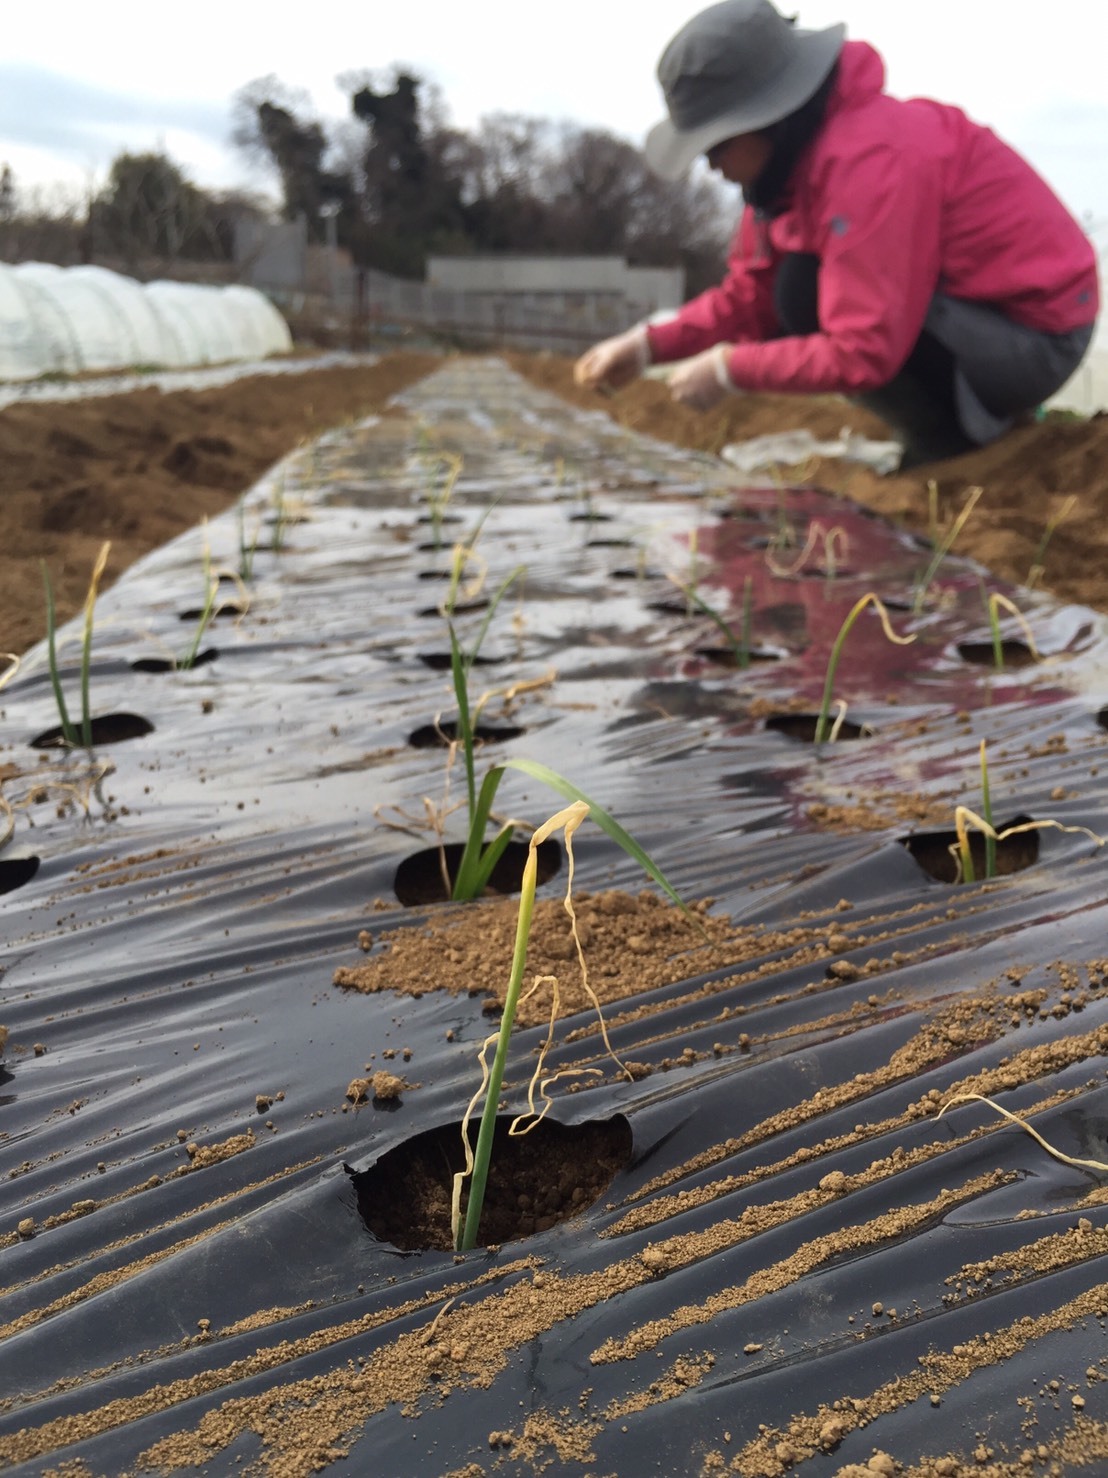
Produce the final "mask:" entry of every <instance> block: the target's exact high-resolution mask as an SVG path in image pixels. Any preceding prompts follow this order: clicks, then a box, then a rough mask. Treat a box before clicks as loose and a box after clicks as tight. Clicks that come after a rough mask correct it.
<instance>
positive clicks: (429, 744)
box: [408, 718, 527, 749]
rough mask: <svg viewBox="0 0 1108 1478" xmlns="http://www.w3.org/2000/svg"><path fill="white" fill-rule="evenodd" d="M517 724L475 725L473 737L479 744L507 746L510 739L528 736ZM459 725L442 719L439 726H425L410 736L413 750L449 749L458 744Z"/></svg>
mask: <svg viewBox="0 0 1108 1478" xmlns="http://www.w3.org/2000/svg"><path fill="white" fill-rule="evenodd" d="M526 732H527V730H526V729H521V728H519V727H518V726H517V725H515V724H474V726H473V737H474V739H476V740H477V741H478V743H479V744H505V743H506V742H507V741H508V740H509V739H518V738H519V736H520V735H521V734H526ZM457 739H458V725H457V721H456V720H455V719H452V718H449V719H440V720H439V722H438V723H437V724H424V725H423V726H422V727H421V728H418V729H416V730H414V732H413V733H411V734H409V735H408V743H409V745H410V746H411V747H412V749H447V748H449V746H450V745H451V744H454V743H456V742H457Z"/></svg>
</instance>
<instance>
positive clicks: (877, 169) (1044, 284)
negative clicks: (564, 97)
mask: <svg viewBox="0 0 1108 1478" xmlns="http://www.w3.org/2000/svg"><path fill="white" fill-rule="evenodd" d="M884 81H885V68H884V63H883V62H882V61H881V58H880V57H879V56H878V54H877V52H876V51H874V49H873V48H872V47H871V46H868V45H867V44H866V43H865V42H861V41H850V42H847V43H846V45H845V46H844V47H843V51H842V58H841V61H840V64H839V76H838V79H837V81H836V84H835V87H834V90H833V92H832V94H831V98H830V101H829V103H828V107H827V113H826V115H825V117H824V120H823V123H822V124H821V126H820V130H819V132H818V134H817V135H816V137H815V138H814V139H813V140H812V142H811V144H809V146H808V148H807V149H806V150H805V152H804V153H803V154H802V155H801V157H800V159H799V160H798V162H797V165H796V169H795V171H794V173H793V176H792V179H791V181H790V195H789V200H788V204H787V205H786V208H785V210H784V211H783V212H782V213H781V214H780V215H776V216H774V217H773V218H771V219H768V220H767V219H765V218H759V217H758V216H756V215H755V213H754V211H753V210H751V209H750V207H747V208H746V209H745V210H744V211H743V214H742V219H741V221H740V223H739V229H738V232H737V234H736V237H735V240H734V243H733V244H732V248H731V256H730V259H729V262H728V271H727V276H726V278H725V279H724V281H723V282H722V283H721V284H720V285H719V286H718V287H715V288H712V289H710V290H709V291H708V292H705V293H702V294H701V295H700V297H698V298H694V299H693V300H692V301H691V302H689V303H686V304H685V306H684V307H683V308H682V309H681V311H680V313H679V314H678V315H677V317H676V319H674V320H672V321H671V322H668V323H664V324H655V325H652V326H651V327H650V330H649V334H650V346H651V351H652V354H653V357H654V359H655V360H656V361H658V362H662V363H664V362H666V361H668V360H673V359H683V358H686V357H687V356H688V355H690V354H695V353H698V352H699V351H700V350H702V349H707V348H710V347H711V346H712V345H713V344H718V343H731V344H734V345H735V348H734V349H733V350H732V352H731V355H730V357H729V360H728V365H729V368H730V371H731V376H732V378H733V380H734V381H735V383H736V385H738V386H740V387H741V388H743V389H747V390H777V391H782V390H785V391H789V390H791V391H797V392H800V393H804V394H813V393H821V392H840V393H842V392H846V393H849V392H862V391H866V390H872V389H876V388H877V387H878V386H879V385H884V384H886V383H887V382H888V381H889V380H891V379H892V378H893V376H894V375H895V374H896V373H897V371H898V370H899V369H900V367H901V366H902V365H903V363H904V361H905V359H906V358H907V357H908V355H909V353H910V352H911V350H912V347H913V345H914V344H915V342H916V340H917V339H918V337H919V334H920V330H921V329H922V327H923V321H924V318H925V317H926V314H927V309H928V304H929V303H930V301H931V297H932V295H933V294H934V293H935V292H937V291H938V292H943V293H946V294H947V295H949V296H951V297H955V298H968V299H970V300H971V301H975V302H984V303H990V304H992V305H993V306H995V307H996V308H998V309H999V310H1000V311H1001V312H1002V313H1004V314H1006V315H1007V316H1008V317H1009V318H1011V319H1013V320H1014V321H1015V322H1017V323H1022V324H1026V325H1027V326H1028V327H1031V328H1037V329H1043V330H1046V331H1047V332H1048V333H1064V332H1065V331H1067V330H1069V329H1073V328H1079V327H1082V326H1083V325H1085V324H1089V323H1092V322H1093V320H1094V319H1095V318H1096V315H1097V309H1098V306H1099V298H1098V292H1097V271H1096V256H1095V253H1094V251H1093V247H1092V245H1091V243H1090V242H1089V241H1088V240H1087V238H1086V237H1085V235H1084V233H1083V232H1082V230H1081V228H1080V226H1079V225H1078V224H1077V222H1076V221H1075V220H1074V219H1073V217H1072V216H1071V215H1070V213H1069V211H1068V210H1067V209H1066V207H1065V206H1064V205H1063V204H1062V203H1061V201H1060V200H1059V199H1058V197H1057V196H1056V195H1055V194H1054V193H1053V191H1052V190H1051V189H1050V188H1049V186H1048V185H1047V184H1046V183H1045V182H1044V181H1043V180H1042V179H1040V178H1039V176H1038V175H1037V174H1036V173H1035V171H1034V170H1033V169H1032V168H1031V166H1030V165H1029V164H1028V163H1027V162H1026V161H1025V160H1023V159H1021V158H1020V156H1019V155H1018V154H1017V153H1016V152H1015V151H1014V150H1013V149H1011V148H1009V147H1008V145H1007V144H1004V143H1002V142H1001V141H1000V139H998V138H997V137H996V135H995V134H994V133H992V132H991V130H989V129H987V128H983V127H981V126H980V125H979V124H976V123H972V122H971V121H970V120H969V119H968V118H967V117H966V115H965V114H964V113H963V112H962V111H961V110H960V109H958V108H953V107H949V106H947V105H946V104H944V103H936V102H931V101H929V100H927V99H925V98H913V99H912V100H910V101H907V102H903V101H900V100H899V99H897V98H891V97H888V96H887V95H886V94H885V93H884V92H882V90H881V89H882V87H883V86H884ZM785 252H814V253H815V254H816V255H818V256H819V258H820V261H821V268H820V277H819V313H820V323H821V324H822V325H823V328H822V331H821V332H820V333H816V334H808V335H804V336H802V337H797V336H794V337H789V338H776V339H775V338H773V335H774V334H775V333H778V332H779V328H778V324H777V320H776V316H775V313H774V308H773V278H774V273H775V271H776V267H777V263H778V262H779V261H780V259H781V256H782V254H783V253H785Z"/></svg>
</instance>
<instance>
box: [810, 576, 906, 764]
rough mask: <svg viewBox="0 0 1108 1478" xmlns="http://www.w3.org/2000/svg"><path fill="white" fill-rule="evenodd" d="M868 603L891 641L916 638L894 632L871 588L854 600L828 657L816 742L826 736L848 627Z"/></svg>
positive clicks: (818, 742) (904, 642)
mask: <svg viewBox="0 0 1108 1478" xmlns="http://www.w3.org/2000/svg"><path fill="white" fill-rule="evenodd" d="M869 605H872V606H873V608H874V610H875V611H876V612H877V614H878V615H879V616H880V617H881V627H882V629H883V631H884V633H885V635H886V636H887V637H888V639H889V640H890V641H891V642H895V643H896V645H897V646H898V647H906V646H908V645H909V644H910V643H912V642H914V641H915V639H916V638H915V634H914V633H913V634H912V635H911V636H897V634H896V632H895V631H894V630H893V629H892V626H891V625H890V624H889V613H888V611H887V610H886V609H885V603H884V601H882V600H881V598H880V597H879V596H877V595H875V594H874V593H873V591H872V590H869V591H867V592H866V594H865V595H863V596H862V597H861V599H860V600H857V601H855V602H854V605H853V606H852V607H851V608H850V610H849V612H848V613H847V616H846V620H845V621H844V622H843V624H842V626H841V627H840V628H839V634H838V636H837V637H836V638H835V643H834V645H833V646H832V648H831V656H830V657H829V658H828V662H827V676H826V678H825V679H824V683H823V699H822V701H821V703H820V709H819V717H818V718H817V719H816V731H815V735H814V738H815V742H816V743H817V744H822V742H823V741H824V739H826V738H827V736H828V728H829V725H830V716H831V697H832V693H833V692H834V687H835V670H836V668H837V667H838V665H839V658H840V657H841V656H842V650H843V645H844V643H845V641H846V639H847V637H848V635H849V634H850V628H851V627H852V626H853V625H854V623H855V621H857V619H858V617H859V616H860V615H861V614H862V612H863V611H864V610H865V608H866V606H869Z"/></svg>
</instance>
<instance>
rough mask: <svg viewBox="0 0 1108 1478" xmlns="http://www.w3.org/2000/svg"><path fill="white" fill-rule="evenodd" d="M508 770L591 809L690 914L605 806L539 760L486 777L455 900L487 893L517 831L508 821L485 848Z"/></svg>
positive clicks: (513, 762) (512, 763)
mask: <svg viewBox="0 0 1108 1478" xmlns="http://www.w3.org/2000/svg"><path fill="white" fill-rule="evenodd" d="M506 770H519V771H521V772H522V773H523V774H524V775H529V776H530V777H531V779H532V780H539V781H541V782H542V783H543V784H544V785H548V786H549V787H550V789H551V790H553V791H556V792H557V794H558V795H560V796H563V797H564V798H565V799H566V800H568V801H582V802H583V803H584V804H585V805H586V806H588V808H589V813H590V815H591V816H592V819H593V820H594V821H595V822H596V824H597V826H599V827H600V829H601V831H603V832H605V833H606V834H607V835H608V836H609V837H611V839H612V841H613V842H615V843H616V844H617V846H620V847H622V848H623V850H624V851H625V852H626V853H627V855H628V857H630V858H631V859H632V861H634V862H637V863H638V865H639V866H640V867H641V868H642V870H643V872H645V873H646V875H647V877H649V878H651V879H652V880H653V881H654V882H655V883H657V885H658V887H659V888H661V889H662V891H663V892H664V893H665V894H666V895H667V897H669V898H670V899H671V900H672V902H674V903H675V904H676V905H677V907H678V908H680V909H681V910H682V912H685V913H687V912H688V910H687V909H686V908H685V905H684V903H683V902H682V900H681V898H680V896H679V894H678V893H677V892H676V890H675V889H674V888H673V886H672V885H671V884H670V882H669V881H668V879H667V878H666V877H665V875H664V874H663V872H662V871H661V869H660V868H659V867H658V865H657V863H656V862H654V860H653V859H652V858H651V857H650V856H649V854H648V853H647V852H645V851H644V850H643V848H642V847H641V846H640V845H639V843H638V842H636V841H635V839H634V837H632V836H630V835H629V833H627V832H626V831H624V829H623V827H622V826H620V824H619V822H618V821H617V820H616V819H615V817H614V816H610V815H609V814H608V812H607V811H605V810H604V809H603V807H601V806H598V805H597V804H596V802H595V801H594V800H592V799H591V798H590V797H589V796H587V795H586V794H585V792H584V791H583V790H579V789H578V788H577V786H576V785H574V784H573V782H572V781H571V780H567V779H566V778H565V776H564V775H559V774H558V772H557V770H552V769H551V768H550V767H549V766H548V765H543V764H540V763H539V761H538V760H527V759H510V760H505V761H504V762H503V764H500V765H495V766H493V768H492V769H491V770H489V771H488V773H487V774H486V776H485V778H484V780H483V782H482V784H481V789H480V792H479V794H478V797H477V805H476V808H475V810H473V811H472V812H471V813H470V825H469V836H468V838H467V840H466V844H465V849H464V851H463V853H462V860H461V862H460V863H459V865H458V875H457V878H456V879H455V882H454V893H453V897H454V901H455V902H463V901H465V900H468V899H470V898H476V897H478V896H479V895H480V894H481V893H483V892H484V890H485V888H486V887H487V886H488V881H489V878H490V876H491V875H492V870H493V868H494V867H495V866H496V864H497V862H498V861H499V860H500V857H501V856H502V855H503V853H504V849H505V848H506V847H507V845H508V842H509V840H510V839H511V833H512V829H513V823H512V822H510V821H509V822H506V823H505V824H504V825H503V826H502V827H501V829H500V831H499V832H498V833H497V835H496V836H495V837H494V839H493V840H492V841H491V842H490V843H489V845H488V846H487V847H483V841H484V835H485V828H486V826H487V825H488V820H489V813H490V812H491V810H492V804H493V801H494V800H495V799H496V792H497V790H498V788H499V786H500V782H501V780H502V779H503V778H504V772H505V771H506Z"/></svg>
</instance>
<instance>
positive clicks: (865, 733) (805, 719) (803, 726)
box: [766, 713, 874, 744]
mask: <svg viewBox="0 0 1108 1478" xmlns="http://www.w3.org/2000/svg"><path fill="white" fill-rule="evenodd" d="M818 722H819V715H818V714H815V713H774V714H771V715H770V717H769V718H767V719H766V728H767V729H772V730H773V731H774V733H775V734H784V735H785V736H786V737H787V738H789V739H800V740H801V741H802V742H803V743H805V744H814V743H815V742H816V725H817V723H818ZM834 724H835V720H834V718H832V720H831V728H833V727H834ZM828 732H830V730H829V731H828ZM873 734H874V731H873V729H871V728H870V726H869V725H868V724H854V723H851V722H850V720H849V719H844V720H843V722H842V723H841V724H840V725H839V729H838V733H837V734H836V735H835V743H836V744H839V743H841V742H842V741H843V740H844V739H872V738H873ZM823 742H824V743H827V742H828V741H827V740H824V741H823Z"/></svg>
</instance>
